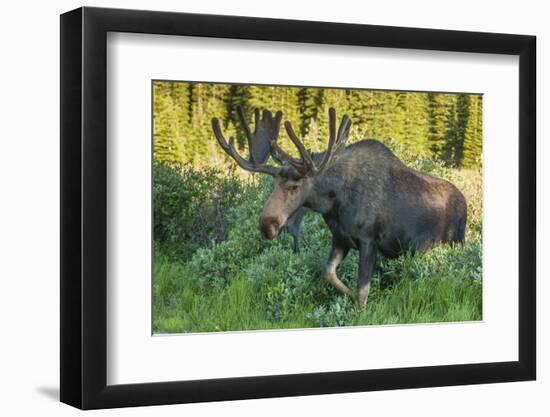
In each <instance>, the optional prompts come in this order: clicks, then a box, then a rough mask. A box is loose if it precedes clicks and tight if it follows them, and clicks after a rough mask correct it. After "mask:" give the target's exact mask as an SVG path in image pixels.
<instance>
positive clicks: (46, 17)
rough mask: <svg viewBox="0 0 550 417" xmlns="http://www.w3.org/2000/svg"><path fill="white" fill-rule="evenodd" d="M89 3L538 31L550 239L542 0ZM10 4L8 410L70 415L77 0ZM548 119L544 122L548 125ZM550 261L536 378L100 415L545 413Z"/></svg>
mask: <svg viewBox="0 0 550 417" xmlns="http://www.w3.org/2000/svg"><path fill="white" fill-rule="evenodd" d="M87 4H88V5H97V6H110V7H127V8H142V9H162V10H174V11H193V12H204V13H221V14H241V15H251V16H254V15H256V16H269V17H288V18H296V19H300V18H301V19H306V18H307V19H315V20H327V21H342V22H356V23H372V24H385V25H398V26H418V27H433V28H444V29H464V30H482V31H495V32H511V33H526V34H536V35H537V36H538V62H539V65H538V74H539V79H538V89H537V90H538V93H539V100H538V119H539V129H538V137H539V144H540V147H539V151H538V161H539V185H538V191H539V225H538V229H539V231H538V234H539V249H538V254H539V259H541V260H543V259H542V258H543V257H544V256H545V255H546V253H547V252H548V250H549V249H550V246H549V233H550V224H549V223H548V220H547V219H545V218H543V217H542V216H541V215H540V213H542V212H544V211H548V210H550V207H549V205H550V201H549V194H548V189H547V190H546V191H544V190H543V186H544V185H545V184H547V181H548V179H549V175H550V170H549V168H548V167H543V166H542V165H541V162H542V161H543V160H546V159H547V158H548V156H549V155H548V152H550V151H549V148H548V145H547V144H545V143H543V141H542V140H541V138H542V137H543V136H544V135H545V134H546V135H547V134H548V128H547V126H548V125H547V124H545V123H544V121H542V120H541V119H542V114H543V109H544V108H545V107H544V106H545V103H543V100H545V99H547V97H548V96H549V94H550V91H548V83H547V82H544V81H541V77H540V74H542V73H543V69H545V68H546V67H547V64H548V58H549V54H550V50H549V49H548V46H547V42H548V39H549V38H550V28H549V27H548V26H547V21H546V18H545V17H546V16H547V12H545V11H544V10H543V9H542V8H543V5H544V3H543V2H535V1H523V2H511V3H509V4H508V3H506V2H503V1H500V2H484V3H481V2H479V1H466V0H464V1H461V2H460V3H454V2H453V3H444V2H437V1H433V2H420V1H418V2H407V1H403V2H392V1H387V2H376V3H372V4H369V3H367V2H362V3H359V2H352V1H349V2H347V1H344V0H340V1H339V2H338V3H336V4H335V3H334V2H330V3H327V4H320V3H319V2H316V3H315V7H312V6H311V4H307V3H305V2H304V4H300V3H298V2H296V1H279V2H278V3H277V4H274V3H271V2H269V3H266V2H258V1H256V0H254V1H244V0H234V1H232V2H223V1H221V0H220V1H213V0H212V1H210V0H202V1H201V2H197V3H193V4H182V3H181V2H176V1H162V0H159V1H156V2H151V1H149V2H147V1H137V0H134V1H120V2H112V1H111V2H109V1H104V2H96V1H89V2H88V3H87ZM80 5H81V4H80V3H77V2H73V1H60V2H57V3H56V4H42V3H39V2H34V4H31V3H30V2H26V3H19V4H16V3H15V2H10V3H8V4H6V5H4V7H3V10H2V12H3V13H2V17H3V21H2V25H1V26H0V27H1V30H2V36H1V37H0V39H2V41H1V42H2V66H1V67H0V71H2V80H3V81H4V84H3V86H2V100H1V101H0V106H1V107H2V109H1V111H0V114H1V115H2V121H3V123H2V127H3V129H2V139H3V143H2V144H3V146H2V152H1V153H0V158H1V160H0V162H1V163H0V169H1V170H2V171H1V174H2V175H1V176H0V178H2V180H1V181H2V183H1V184H2V189H3V194H2V195H3V200H2V203H3V204H2V206H1V209H0V210H2V213H1V215H0V222H2V223H1V227H0V230H1V233H2V234H1V236H2V239H1V245H2V247H1V248H0V249H1V251H0V253H1V254H2V261H3V262H2V266H1V270H0V276H1V278H2V282H3V284H4V285H3V287H2V300H1V303H0V317H1V320H2V329H3V337H2V345H1V347H0V349H1V355H0V358H1V359H0V369H1V370H2V378H1V382H0V384H1V387H0V390H1V391H0V392H2V402H1V405H0V408H1V410H2V411H3V414H5V415H25V414H30V413H41V414H42V415H43V414H46V415H49V414H51V415H73V414H76V413H77V411H75V410H74V409H71V408H70V407H68V406H65V405H61V404H58V403H57V395H58V378H59V371H58V367H59V361H58V349H59V342H58V340H59V324H58V312H59V286H58V282H59V281H58V275H59V250H58V244H59V232H58V230H59V221H58V213H59V187H58V182H59V169H58V163H59V156H58V155H59V145H58V143H59V142H58V140H59V139H58V137H59V100H58V98H59V75H58V74H59V52H58V51H59V46H58V41H59V20H58V14H59V13H61V12H63V11H66V10H68V9H71V8H75V7H78V6H80ZM543 125H544V126H543ZM549 272H550V270H549V267H548V265H547V264H546V265H544V264H543V262H539V273H538V275H539V285H538V300H539V303H538V316H539V321H538V335H539V339H538V340H539V343H538V349H539V362H538V363H539V365H538V375H539V376H538V381H537V382H527V383H508V384H498V385H484V386H467V387H450V388H435V389H422V390H404V391H388V392H377V393H357V394H342V395H326V396H314V397H304V398H291V399H288V398H287V399H272V400H255V401H238V402H232V403H212V404H196V405H180V406H169V407H155V408H151V407H147V408H140V409H125V410H114V411H113V410H110V411H100V412H97V413H94V414H99V415H108V414H109V415H114V414H115V413H116V414H117V415H118V414H121V415H132V416H133V415H155V416H156V415H181V414H182V413H187V414H190V415H218V414H220V413H224V415H239V416H243V415H258V414H260V413H261V414H262V415H280V414H281V413H287V414H290V415H296V414H297V415H300V414H306V413H307V414H313V413H315V414H316V415H327V416H328V415H334V414H335V413H342V412H344V413H345V412H351V413H365V414H368V413H370V414H376V415H379V414H382V413H383V415H397V414H405V413H406V414H407V415H423V416H431V415H433V416H440V415H442V414H445V415H450V416H454V415H456V416H464V415H472V416H474V415H495V414H497V413H498V415H517V414H519V413H522V414H523V413H524V414H525V415H541V416H542V415H548V412H549V408H550V407H549V402H548V397H547V392H548V391H549V390H550V382H549V378H550V365H549V362H548V359H547V358H548V354H547V352H548V351H549V343H550V326H548V319H547V318H548V317H549V316H550V303H548V302H546V303H543V300H545V299H547V298H548V297H549V296H550V284H549V283H548V280H547V279H545V278H546V277H547V276H548V273H549Z"/></svg>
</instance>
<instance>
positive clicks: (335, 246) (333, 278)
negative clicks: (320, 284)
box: [325, 239, 350, 295]
mask: <svg viewBox="0 0 550 417" xmlns="http://www.w3.org/2000/svg"><path fill="white" fill-rule="evenodd" d="M348 252H349V247H348V246H345V245H341V244H339V243H338V242H336V241H335V240H334V239H333V241H332V247H331V248H330V254H329V256H328V260H327V264H326V267H325V278H326V280H327V282H328V283H329V284H331V285H332V286H333V287H334V288H336V289H337V290H338V291H340V292H341V293H342V294H348V295H349V294H350V289H349V288H348V287H347V286H346V284H344V283H343V282H342V281H340V279H339V278H338V276H337V275H336V268H337V267H338V265H340V262H342V260H343V259H344V258H345V257H346V255H347V254H348Z"/></svg>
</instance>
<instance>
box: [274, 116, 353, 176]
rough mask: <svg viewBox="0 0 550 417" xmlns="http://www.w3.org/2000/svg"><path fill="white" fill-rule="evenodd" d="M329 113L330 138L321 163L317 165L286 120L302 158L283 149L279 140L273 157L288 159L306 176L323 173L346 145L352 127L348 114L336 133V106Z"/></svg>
mask: <svg viewBox="0 0 550 417" xmlns="http://www.w3.org/2000/svg"><path fill="white" fill-rule="evenodd" d="M328 114H329V140H328V146H327V150H326V151H325V153H324V155H323V159H322V160H321V163H320V164H319V165H318V166H317V165H316V164H315V162H314V161H313V158H312V157H311V155H310V153H309V152H308V151H307V150H306V148H305V147H304V145H303V143H302V142H301V141H300V139H298V136H297V135H296V133H295V132H294V129H292V125H291V124H290V122H289V121H286V122H285V129H286V132H287V133H288V136H289V137H290V140H291V141H292V143H294V146H296V148H297V149H298V152H299V153H300V157H301V159H296V158H294V157H293V156H292V155H289V154H288V153H286V152H285V151H283V150H282V149H281V148H280V147H279V145H277V142H276V141H274V142H272V150H271V152H272V156H273V159H275V160H276V161H277V160H278V161H279V162H282V161H286V162H287V163H288V164H289V165H291V166H293V167H294V168H295V169H296V170H297V171H298V172H299V173H300V174H301V175H303V176H304V177H312V176H315V175H319V174H321V173H322V172H323V171H324V170H325V168H326V167H327V166H328V164H329V162H330V161H331V160H332V158H333V156H334V155H336V153H337V152H338V151H339V150H340V149H342V148H343V147H345V146H346V141H347V139H348V134H349V130H350V128H351V119H350V118H349V117H348V116H344V117H343V118H342V122H341V123H340V127H339V128H338V133H336V111H335V110H334V108H332V107H331V108H330V109H329V111H328Z"/></svg>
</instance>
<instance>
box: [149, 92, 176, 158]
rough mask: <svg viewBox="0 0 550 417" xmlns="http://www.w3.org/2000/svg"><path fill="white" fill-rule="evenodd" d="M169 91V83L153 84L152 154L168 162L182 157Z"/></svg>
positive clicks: (174, 112)
mask: <svg viewBox="0 0 550 417" xmlns="http://www.w3.org/2000/svg"><path fill="white" fill-rule="evenodd" d="M170 92H171V91H170V85H169V83H164V82H155V83H154V84H153V108H154V109H153V110H154V112H153V141H154V151H153V155H154V159H155V160H156V161H161V162H168V163H172V162H177V161H180V160H181V158H182V152H181V146H180V143H179V141H178V121H177V113H176V111H175V109H174V103H173V100H172V97H171V95H170Z"/></svg>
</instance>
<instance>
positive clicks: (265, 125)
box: [212, 106, 351, 240]
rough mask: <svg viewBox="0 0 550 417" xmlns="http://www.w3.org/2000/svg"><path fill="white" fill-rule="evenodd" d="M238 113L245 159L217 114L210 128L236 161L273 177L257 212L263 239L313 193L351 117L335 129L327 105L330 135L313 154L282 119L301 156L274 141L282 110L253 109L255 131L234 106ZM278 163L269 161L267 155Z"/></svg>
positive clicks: (333, 116)
mask: <svg viewBox="0 0 550 417" xmlns="http://www.w3.org/2000/svg"><path fill="white" fill-rule="evenodd" d="M237 115H238V117H239V120H240V123H241V124H242V127H243V130H244V132H245V135H246V139H247V142H248V148H249V157H248V159H245V158H243V157H242V156H240V155H239V153H238V152H237V150H236V149H235V141H234V139H233V137H230V138H229V141H227V140H226V139H225V137H224V136H223V133H222V131H221V128H220V122H219V120H218V119H217V118H213V119H212V128H213V130H214V134H215V136H216V139H217V140H218V142H219V144H220V146H221V147H222V149H223V150H224V151H225V152H226V153H227V154H228V155H229V156H231V157H232V158H233V159H234V160H235V162H237V164H238V165H239V166H240V167H241V168H243V169H245V170H247V171H251V172H259V173H263V174H267V175H270V176H272V177H274V187H273V191H272V193H271V196H270V197H269V198H268V200H267V202H266V203H265V205H264V208H263V210H262V213H261V215H260V231H261V233H262V236H263V237H264V238H265V239H269V240H271V239H274V238H276V237H277V236H278V235H279V233H280V231H281V230H282V229H283V227H284V226H285V225H286V224H287V221H288V219H289V218H290V217H291V216H292V215H293V214H294V213H296V211H297V210H299V209H300V207H302V206H303V205H304V204H306V203H307V201H308V199H310V198H312V197H313V194H314V192H313V190H314V188H315V183H316V181H317V180H318V179H319V178H321V177H322V175H323V173H324V172H325V171H326V170H327V169H328V168H329V167H330V165H331V162H332V161H333V159H334V157H335V155H336V154H337V153H338V152H339V151H340V150H341V149H343V148H344V147H345V145H346V141H347V137H348V134H349V130H350V127H351V120H350V119H349V117H347V116H344V117H343V119H342V121H341V123H340V126H339V128H338V130H337V129H336V111H335V110H334V108H330V109H329V139H328V145H327V150H326V151H325V152H323V153H319V154H312V153H310V152H309V151H308V150H306V148H305V146H304V145H303V143H302V141H301V140H300V139H299V138H298V136H297V135H296V133H295V132H294V129H293V128H292V125H291V123H290V122H289V121H286V122H285V123H284V125H285V129H286V132H287V134H288V136H289V138H290V140H291V141H292V143H293V144H294V146H295V147H296V149H297V150H298V153H299V155H300V158H295V157H294V156H292V155H290V154H288V153H287V152H285V151H283V150H282V149H281V148H280V147H279V145H278V144H277V139H278V134H279V127H280V123H281V119H282V116H283V114H282V112H280V111H278V112H277V113H276V114H275V116H273V115H272V113H271V112H270V111H268V110H264V111H263V113H262V117H261V118H260V111H259V110H256V111H255V113H254V120H255V123H254V125H255V126H254V131H253V132H252V131H251V129H250V127H249V125H248V123H247V122H246V118H245V115H244V111H243V109H242V107H240V106H238V107H237ZM270 156H271V158H272V159H273V161H275V163H276V164H278V166H273V165H268V164H267V163H266V162H267V160H268V159H269V157H270Z"/></svg>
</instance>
